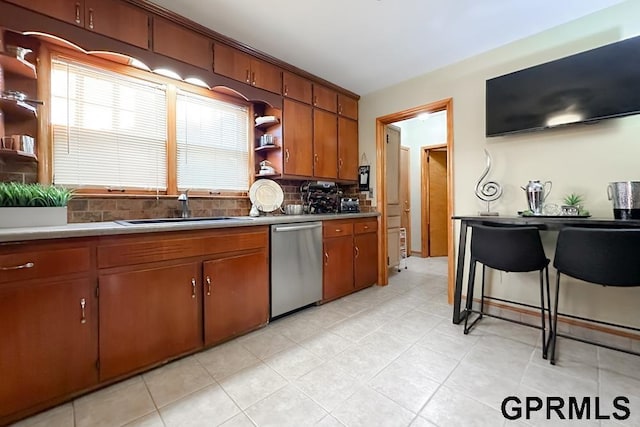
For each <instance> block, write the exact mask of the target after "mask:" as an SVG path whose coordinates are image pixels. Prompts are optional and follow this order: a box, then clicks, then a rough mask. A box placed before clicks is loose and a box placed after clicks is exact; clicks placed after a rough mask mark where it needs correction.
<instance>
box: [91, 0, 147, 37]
mask: <svg viewBox="0 0 640 427" xmlns="http://www.w3.org/2000/svg"><path fill="white" fill-rule="evenodd" d="M84 13H85V19H84V27H85V28H86V29H88V30H91V31H95V32H96V33H99V34H103V35H105V36H109V37H112V38H114V39H117V40H120V41H123V42H125V43H129V44H132V45H134V46H138V47H141V48H143V49H148V48H149V15H148V14H147V12H145V11H144V10H142V9H140V8H138V7H135V6H132V5H130V4H127V3H125V2H123V1H121V0H84Z"/></svg>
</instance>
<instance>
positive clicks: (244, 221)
mask: <svg viewBox="0 0 640 427" xmlns="http://www.w3.org/2000/svg"><path fill="white" fill-rule="evenodd" d="M378 216H380V213H379V212H361V213H349V214H313V215H274V216H264V217H255V218H254V217H248V216H247V217H233V220H230V221H202V222H188V223H175V222H174V223H168V224H167V223H165V224H136V225H122V224H118V223H116V222H115V221H108V222H83V223H72V224H67V225H62V226H55V227H20V228H0V243H9V242H22V241H29V240H46V239H66V238H72V237H92V236H112V235H119V234H140V233H159V232H170V231H188V230H207V229H216V228H232V227H233V228H235V227H251V226H258V225H272V224H287V223H296V222H312V221H330V220H338V219H357V218H371V217H373V218H375V217H378Z"/></svg>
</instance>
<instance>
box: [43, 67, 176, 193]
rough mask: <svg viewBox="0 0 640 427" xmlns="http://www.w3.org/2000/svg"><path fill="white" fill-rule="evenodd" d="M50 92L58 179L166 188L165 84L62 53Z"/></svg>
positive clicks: (58, 181)
mask: <svg viewBox="0 0 640 427" xmlns="http://www.w3.org/2000/svg"><path fill="white" fill-rule="evenodd" d="M51 95H52V96H51V123H52V125H53V171H54V173H53V181H54V183H55V184H61V185H66V186H70V187H102V188H104V187H109V188H113V187H114V188H117V189H120V188H134V189H145V190H156V191H160V190H162V191H164V190H166V188H167V166H166V165H167V107H166V105H167V101H166V90H165V87H164V86H163V85H159V84H156V83H151V82H148V81H145V80H141V79H137V78H133V77H129V76H124V75H120V74H116V73H112V72H108V71H104V70H101V69H97V68H93V67H90V66H86V65H83V64H79V63H75V62H69V61H66V60H64V59H59V58H57V59H54V61H53V63H52V73H51Z"/></svg>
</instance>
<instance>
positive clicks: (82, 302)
mask: <svg viewBox="0 0 640 427" xmlns="http://www.w3.org/2000/svg"><path fill="white" fill-rule="evenodd" d="M86 306H87V300H85V299H84V298H82V299H81V300H80V323H82V324H83V325H84V324H85V323H87V316H86V313H85V310H84V309H85V307H86Z"/></svg>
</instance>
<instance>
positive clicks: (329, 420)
mask: <svg viewBox="0 0 640 427" xmlns="http://www.w3.org/2000/svg"><path fill="white" fill-rule="evenodd" d="M315 426H316V427H344V424H342V423H341V422H340V421H338V420H337V419H336V418H335V417H334V416H333V415H327V416H326V417H324V418H323V419H321V420H320V421H318V422H317V423H316V424H315Z"/></svg>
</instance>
